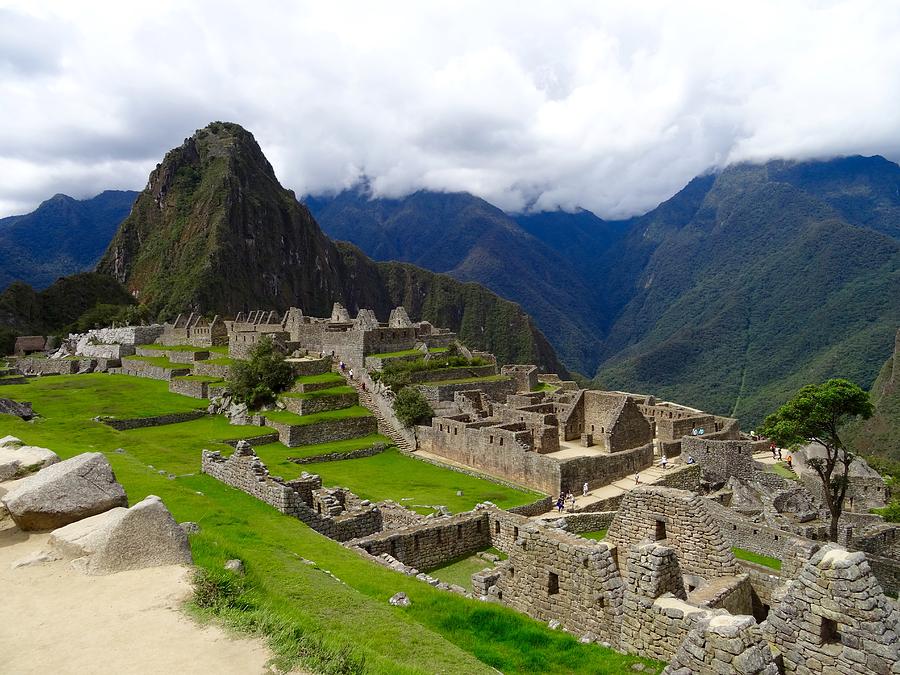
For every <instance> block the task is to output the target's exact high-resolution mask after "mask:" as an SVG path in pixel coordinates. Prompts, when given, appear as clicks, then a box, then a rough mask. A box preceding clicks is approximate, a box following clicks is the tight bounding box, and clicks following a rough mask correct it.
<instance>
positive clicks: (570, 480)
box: [551, 443, 653, 493]
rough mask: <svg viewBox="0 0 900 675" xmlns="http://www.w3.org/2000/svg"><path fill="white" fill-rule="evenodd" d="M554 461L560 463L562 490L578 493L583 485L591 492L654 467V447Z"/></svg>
mask: <svg viewBox="0 0 900 675" xmlns="http://www.w3.org/2000/svg"><path fill="white" fill-rule="evenodd" d="M551 461H554V462H558V464H559V490H556V492H557V493H558V492H559V491H560V490H565V491H568V492H572V493H578V492H580V490H581V486H582V485H584V484H585V483H587V484H588V487H589V488H590V489H595V488H598V487H602V486H604V485H608V484H609V483H612V482H613V481H616V480H619V479H620V478H625V477H626V476H633V475H634V474H635V473H637V472H639V471H642V470H644V469H646V468H647V467H649V466H651V465H652V464H653V445H652V444H649V443H648V444H647V445H643V446H640V447H632V448H630V449H628V450H620V451H618V452H613V453H610V454H602V455H586V456H583V457H572V458H570V459H562V460H556V459H551Z"/></svg>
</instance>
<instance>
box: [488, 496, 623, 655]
mask: <svg viewBox="0 0 900 675" xmlns="http://www.w3.org/2000/svg"><path fill="white" fill-rule="evenodd" d="M490 531H491V538H492V541H493V543H494V546H497V547H498V548H500V549H501V550H503V551H504V552H505V553H507V555H508V556H509V559H508V560H506V561H505V563H504V564H503V565H502V566H501V567H499V568H498V571H499V572H500V575H499V578H498V579H497V580H496V585H497V587H498V589H499V591H500V595H501V598H502V600H503V602H504V603H505V604H507V605H509V606H511V607H513V608H514V609H517V610H519V611H521V612H525V613H526V614H528V615H530V616H532V617H533V618H535V619H538V620H540V621H550V620H554V619H555V620H557V621H559V622H560V623H561V624H562V625H563V626H564V627H565V628H566V629H567V630H569V631H571V632H574V633H576V634H578V635H586V634H589V633H590V634H593V635H594V636H596V637H598V638H599V639H601V640H603V641H606V642H609V643H610V644H613V645H617V644H618V642H619V622H620V621H621V617H622V596H623V591H624V587H623V584H622V579H621V577H620V576H619V573H618V569H617V567H616V560H615V555H614V553H613V551H612V550H611V548H610V547H609V546H608V545H607V544H606V543H604V542H593V541H590V540H587V539H584V538H582V537H579V536H577V535H574V534H569V533H567V532H563V531H561V530H557V529H552V528H541V527H538V526H537V525H535V524H534V523H531V522H529V521H528V520H527V519H525V518H522V517H520V516H515V515H512V514H508V513H504V512H503V511H499V510H495V509H491V510H490Z"/></svg>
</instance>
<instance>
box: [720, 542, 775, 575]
mask: <svg viewBox="0 0 900 675" xmlns="http://www.w3.org/2000/svg"><path fill="white" fill-rule="evenodd" d="M731 552H732V553H734V557H735V558H738V559H739V560H746V561H747V562H752V563H756V564H757V565H763V566H764V567H771V568H772V569H773V570H780V569H781V561H780V560H779V559H778V558H770V557H769V556H767V555H760V554H759V553H754V552H753V551H748V550H746V549H743V548H737V547H736V546H734V547H732V549H731Z"/></svg>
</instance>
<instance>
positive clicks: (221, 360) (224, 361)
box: [197, 356, 237, 366]
mask: <svg viewBox="0 0 900 675" xmlns="http://www.w3.org/2000/svg"><path fill="white" fill-rule="evenodd" d="M197 363H209V364H210V365H214V366H233V365H234V364H235V363H237V359H232V358H229V357H227V356H220V357H218V358H215V359H204V360H203V361H198V362H197Z"/></svg>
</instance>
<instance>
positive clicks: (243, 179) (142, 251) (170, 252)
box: [97, 122, 567, 375]
mask: <svg viewBox="0 0 900 675" xmlns="http://www.w3.org/2000/svg"><path fill="white" fill-rule="evenodd" d="M97 271H98V272H100V273H102V274H105V275H108V276H110V277H112V278H115V279H116V280H117V281H118V282H120V283H121V284H123V285H124V286H125V287H126V288H127V289H128V291H129V292H130V293H131V294H132V295H134V297H135V298H137V299H138V301H139V302H140V303H141V304H143V305H145V306H147V307H148V308H149V309H150V311H151V313H152V314H153V315H155V316H160V317H171V316H174V315H175V314H177V313H179V312H183V311H197V312H204V313H218V314H224V315H234V314H236V313H237V312H239V311H245V310H250V309H256V308H273V309H277V310H281V311H283V310H285V309H287V308H288V307H289V306H298V307H301V308H302V309H303V311H304V312H306V313H308V314H310V315H317V316H323V315H328V314H330V312H331V306H332V303H334V302H341V303H342V304H344V305H345V306H346V307H347V308H348V309H349V310H350V311H355V310H357V309H359V308H363V307H366V308H371V309H373V310H375V312H376V314H377V315H378V316H380V317H381V318H382V319H386V318H387V315H388V313H389V312H390V310H391V309H392V308H393V307H395V306H397V305H398V304H403V305H405V306H406V307H407V309H408V310H409V312H410V316H412V317H413V318H414V319H426V320H429V321H432V322H433V323H435V324H436V325H440V326H446V327H449V328H451V329H452V330H455V331H457V332H458V333H459V334H460V337H461V339H462V340H463V341H464V342H466V343H467V344H470V345H471V346H473V347H476V348H479V349H487V350H489V351H492V352H493V353H495V354H496V355H497V357H498V359H500V360H501V361H502V362H504V363H510V362H519V363H537V364H539V365H540V366H541V367H542V368H544V369H545V370H548V371H553V372H560V373H561V374H563V375H566V374H567V372H566V369H565V368H564V367H563V366H562V364H560V362H559V361H558V359H557V358H556V355H555V353H554V351H553V348H552V347H551V346H550V344H549V343H548V342H547V340H546V338H545V337H544V336H543V335H542V334H541V333H540V331H538V330H537V329H536V328H535V327H534V326H533V324H532V323H531V320H530V318H529V317H528V316H527V315H526V314H525V313H524V312H523V311H522V309H521V308H520V307H519V306H518V305H516V304H514V303H511V302H509V301H507V300H503V299H501V298H499V297H497V296H496V295H494V294H493V293H491V292H490V291H488V290H487V289H485V288H483V287H481V286H478V285H477V284H468V283H461V282H459V281H456V280H454V279H452V278H450V277H448V276H444V275H439V274H435V273H433V272H429V271H426V270H423V269H419V268H416V267H414V266H412V265H406V264H402V263H374V262H372V261H371V260H370V259H369V258H367V257H366V256H365V255H364V254H363V253H362V252H361V251H360V250H359V249H357V248H356V247H354V246H352V245H345V244H342V245H336V244H335V243H334V242H332V241H331V240H329V239H328V238H327V237H326V236H325V235H324V234H323V233H322V231H321V230H320V229H319V226H318V224H317V223H316V221H315V220H314V219H313V217H312V216H311V214H310V212H309V210H308V209H307V208H306V207H305V206H303V205H301V204H300V203H299V202H298V201H297V200H296V198H295V195H294V193H293V192H291V191H290V190H286V189H285V188H283V187H282V186H281V185H280V184H279V182H278V180H277V178H276V177H275V174H274V171H273V170H272V166H271V165H270V164H269V162H268V160H266V158H265V156H264V155H263V153H262V151H261V150H260V148H259V146H258V145H257V143H256V141H255V139H254V138H253V136H252V134H250V133H249V132H247V131H246V130H244V129H243V128H241V127H240V126H238V125H236V124H231V123H224V122H214V123H212V124H210V125H209V126H207V127H206V128H204V129H201V130H199V131H197V132H196V133H195V134H194V135H193V136H192V137H190V138H188V139H186V140H185V142H184V143H183V144H182V145H181V146H180V147H178V148H175V149H173V150H171V151H169V152H168V153H167V154H166V157H165V158H164V160H163V161H162V163H160V164H159V165H158V166H157V167H156V169H155V170H154V171H153V172H152V173H151V174H150V179H149V181H148V184H147V187H146V189H145V190H144V191H143V192H141V193H140V195H139V196H138V198H137V200H136V202H135V204H134V208H133V209H132V212H131V214H130V215H129V216H128V218H126V219H125V221H124V222H123V223H122V224H121V226H120V228H119V230H118V232H117V233H116V235H115V237H114V238H113V240H112V242H110V244H109V247H108V249H107V251H106V253H105V254H104V256H103V257H102V259H101V260H100V262H99V264H98V266H97Z"/></svg>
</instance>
